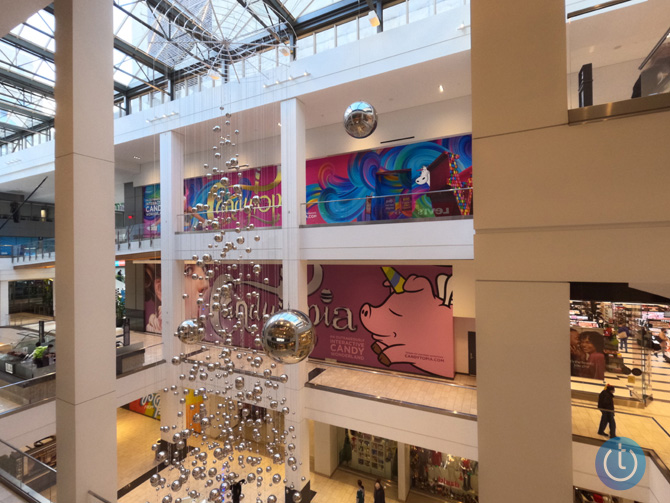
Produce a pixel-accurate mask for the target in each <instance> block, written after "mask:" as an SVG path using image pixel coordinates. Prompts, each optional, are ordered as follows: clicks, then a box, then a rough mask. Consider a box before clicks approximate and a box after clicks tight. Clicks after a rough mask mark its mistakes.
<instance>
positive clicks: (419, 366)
mask: <svg viewBox="0 0 670 503" xmlns="http://www.w3.org/2000/svg"><path fill="white" fill-rule="evenodd" d="M211 269H212V270H213V271H214V275H213V277H212V278H210V279H209V280H207V279H205V278H204V274H205V272H204V270H202V269H201V268H199V267H197V266H196V265H189V266H187V269H186V273H187V275H186V278H185V282H186V286H185V289H186V292H185V293H186V294H187V298H186V299H185V309H186V313H187V317H188V318H195V317H198V316H199V315H200V314H205V315H207V314H208V312H209V308H208V307H207V305H209V306H212V305H213V304H214V303H215V302H216V303H218V304H219V307H218V309H217V310H216V312H215V316H213V317H211V318H210V317H209V316H208V317H207V319H208V320H209V321H208V326H207V327H206V332H207V339H206V340H207V341H210V342H213V341H217V340H224V339H225V333H229V334H230V338H231V343H232V344H233V345H236V346H242V347H249V348H253V347H254V338H255V337H256V334H259V333H260V332H261V331H262V327H263V316H264V315H265V314H268V315H272V314H273V313H274V312H276V311H278V310H280V309H281V306H282V299H281V295H282V290H281V289H282V279H281V267H280V266H279V265H277V264H264V265H263V266H262V267H261V269H260V271H258V269H257V270H256V271H254V269H253V268H252V266H251V265H238V264H233V265H220V266H212V268H211ZM451 274H452V269H451V267H448V266H376V265H346V266H345V265H314V266H310V267H309V269H308V277H309V282H308V294H309V297H308V302H309V313H308V314H309V317H310V319H311V320H312V322H313V323H314V325H315V327H316V331H317V334H318V341H317V345H316V348H315V349H314V351H313V353H312V357H314V358H322V359H325V358H332V359H334V360H337V361H340V362H345V363H352V364H357V365H363V366H367V367H375V368H384V369H390V370H398V371H403V372H411V373H415V374H424V375H435V376H441V377H449V378H453V377H454V334H453V311H452V294H451V288H450V285H449V279H450V278H451ZM193 278H196V279H193ZM230 278H233V279H237V280H238V284H237V285H236V286H235V288H236V290H237V299H234V298H233V296H232V295H231V293H230V292H225V291H221V293H219V294H218V297H217V293H216V292H217V289H221V288H222V286H223V285H224V284H225V283H226V282H227V281H229V280H230ZM224 290H225V289H224ZM254 292H255V294H254ZM198 298H202V299H203V302H201V303H200V305H198V303H197V299H198ZM238 313H239V314H238ZM236 324H237V327H235V325H236Z"/></svg>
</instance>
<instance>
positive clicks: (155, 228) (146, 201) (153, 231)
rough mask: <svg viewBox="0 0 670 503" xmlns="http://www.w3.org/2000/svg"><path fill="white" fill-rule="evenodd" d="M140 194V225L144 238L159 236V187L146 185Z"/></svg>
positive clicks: (157, 185)
mask: <svg viewBox="0 0 670 503" xmlns="http://www.w3.org/2000/svg"><path fill="white" fill-rule="evenodd" d="M142 192H143V194H142V201H143V206H142V223H143V226H144V229H143V236H144V237H145V238H151V237H158V236H160V235H161V186H160V185H159V184H156V185H147V186H146V187H144V189H143V191H142Z"/></svg>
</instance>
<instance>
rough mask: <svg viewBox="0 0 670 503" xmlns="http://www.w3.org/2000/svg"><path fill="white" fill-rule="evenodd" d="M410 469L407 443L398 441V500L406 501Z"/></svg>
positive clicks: (409, 484)
mask: <svg viewBox="0 0 670 503" xmlns="http://www.w3.org/2000/svg"><path fill="white" fill-rule="evenodd" d="M411 477H412V470H411V467H410V466H409V444H403V443H402V442H398V500H399V501H407V496H408V495H409V490H410V487H411Z"/></svg>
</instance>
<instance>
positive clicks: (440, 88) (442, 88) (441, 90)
mask: <svg viewBox="0 0 670 503" xmlns="http://www.w3.org/2000/svg"><path fill="white" fill-rule="evenodd" d="M438 89H439V90H440V92H441V93H443V92H444V87H442V84H440V87H438Z"/></svg>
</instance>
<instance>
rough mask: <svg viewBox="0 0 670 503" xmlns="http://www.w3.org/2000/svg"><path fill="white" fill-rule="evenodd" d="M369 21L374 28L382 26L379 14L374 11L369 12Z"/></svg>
mask: <svg viewBox="0 0 670 503" xmlns="http://www.w3.org/2000/svg"><path fill="white" fill-rule="evenodd" d="M368 21H370V24H371V25H372V26H379V25H380V24H381V22H380V21H379V16H377V13H376V12H375V11H373V10H371V11H370V12H368Z"/></svg>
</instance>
